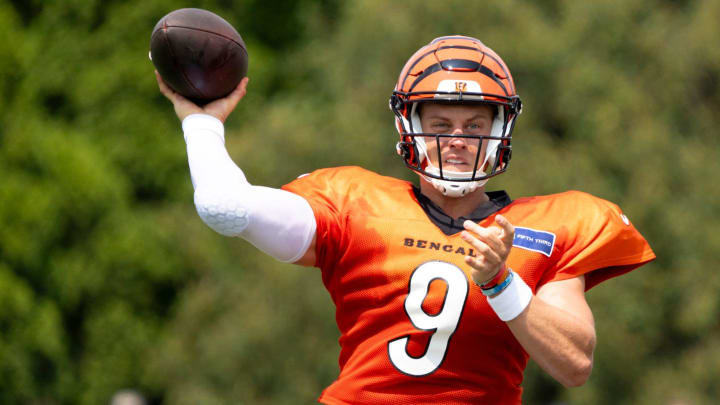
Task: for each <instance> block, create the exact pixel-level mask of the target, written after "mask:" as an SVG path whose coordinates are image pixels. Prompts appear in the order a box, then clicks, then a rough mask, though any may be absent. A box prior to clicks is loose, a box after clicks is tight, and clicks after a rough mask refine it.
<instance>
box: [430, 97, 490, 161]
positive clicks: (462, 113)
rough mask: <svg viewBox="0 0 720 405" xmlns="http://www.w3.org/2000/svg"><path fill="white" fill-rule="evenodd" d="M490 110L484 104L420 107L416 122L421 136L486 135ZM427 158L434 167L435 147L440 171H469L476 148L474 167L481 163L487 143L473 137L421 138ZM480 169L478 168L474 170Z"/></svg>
mask: <svg viewBox="0 0 720 405" xmlns="http://www.w3.org/2000/svg"><path fill="white" fill-rule="evenodd" d="M493 117H494V115H493V108H492V107H490V106H488V105H472V104H466V105H458V104H455V105H453V104H437V103H427V104H424V105H423V106H422V108H421V110H420V123H421V125H422V130H423V132H425V133H436V134H464V135H478V136H481V135H490V130H491V128H492V123H493ZM424 139H425V144H426V145H427V153H428V159H430V163H432V164H433V165H434V166H435V167H440V165H439V164H438V148H439V149H440V156H441V159H442V168H443V171H445V170H448V171H453V172H470V171H472V170H473V164H474V163H475V159H476V157H477V153H478V148H482V149H483V150H482V151H481V155H480V156H481V157H480V160H479V162H478V166H479V165H481V164H482V163H483V159H484V156H485V150H484V149H485V148H486V147H487V140H485V141H484V142H482V145H481V143H480V139H479V138H478V139H475V138H455V137H441V138H440V142H439V145H438V141H437V140H436V139H435V137H429V136H428V137H425V138H424ZM478 169H479V170H482V168H481V167H478Z"/></svg>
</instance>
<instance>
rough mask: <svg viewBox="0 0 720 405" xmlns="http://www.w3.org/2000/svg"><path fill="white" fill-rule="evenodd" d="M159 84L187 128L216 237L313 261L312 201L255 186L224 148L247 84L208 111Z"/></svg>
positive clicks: (195, 177) (203, 206)
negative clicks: (226, 131)
mask: <svg viewBox="0 0 720 405" xmlns="http://www.w3.org/2000/svg"><path fill="white" fill-rule="evenodd" d="M157 80H158V85H159V86H160V91H161V92H162V93H163V94H164V95H165V96H166V97H168V98H169V99H170V101H172V102H173V105H174V107H175V112H176V113H177V115H178V117H179V118H180V119H181V120H182V123H183V132H184V135H185V142H186V143H187V153H188V163H189V165H190V174H191V177H192V183H193V187H194V188H195V207H196V208H197V211H198V215H199V216H200V218H202V220H203V221H204V222H205V223H206V224H207V225H208V226H209V227H210V228H212V229H213V230H215V231H216V232H218V233H220V234H222V235H225V236H233V237H242V238H243V239H245V240H247V241H248V242H250V243H252V244H253V245H254V246H255V247H257V248H258V249H260V250H261V251H263V252H265V253H267V254H268V255H270V256H272V257H274V258H276V259H278V260H280V261H284V262H300V263H305V262H306V261H311V260H312V257H309V258H305V254H306V252H313V251H314V249H309V247H311V244H312V242H313V240H314V236H315V217H314V216H313V212H312V209H311V208H310V205H309V204H308V203H307V201H306V200H305V199H304V198H302V197H300V196H298V195H297V194H293V193H290V192H287V191H284V190H280V189H274V188H269V187H261V186H254V185H251V184H250V183H249V182H248V181H247V179H246V178H245V175H244V174H243V172H242V170H240V168H239V167H238V166H237V165H236V164H235V163H234V162H233V161H232V159H231V158H230V156H229V155H228V153H227V150H226V149H225V137H224V126H223V122H222V121H223V120H224V119H225V118H227V116H228V115H229V114H230V112H231V111H232V109H233V108H234V107H235V105H236V104H237V102H238V101H239V100H240V99H241V98H242V97H243V96H244V95H245V91H246V86H247V81H248V79H247V78H245V79H243V81H242V82H241V83H240V85H238V87H237V88H236V89H235V91H233V93H231V94H230V95H229V96H228V97H226V98H224V99H220V100H217V101H214V102H212V103H209V104H208V105H206V106H205V107H204V108H200V107H198V106H197V105H195V104H194V103H192V102H190V101H188V100H187V99H185V98H184V97H182V96H180V95H179V94H177V93H175V92H174V91H172V90H171V89H170V88H169V87H168V86H167V85H166V84H165V83H164V82H163V81H162V79H161V78H160V77H159V76H158V77H157ZM310 256H313V255H312V254H310ZM302 259H305V260H302ZM308 264H313V263H308Z"/></svg>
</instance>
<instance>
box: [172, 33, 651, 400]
mask: <svg viewBox="0 0 720 405" xmlns="http://www.w3.org/2000/svg"><path fill="white" fill-rule="evenodd" d="M158 84H159V86H160V89H161V91H162V93H163V94H165V95H166V96H167V97H168V98H169V99H170V100H171V101H172V102H173V104H174V107H175V111H176V113H177V115H178V117H179V118H180V119H181V120H182V127H183V130H184V135H185V140H186V142H187V152H188V160H189V165H190V173H191V177H192V182H193V185H194V187H195V204H196V207H197V211H198V214H199V215H200V217H201V218H202V219H203V221H205V222H206V223H207V224H208V225H209V226H210V227H211V228H212V229H214V230H216V231H217V232H219V233H221V234H223V235H227V236H237V237H242V238H244V239H246V240H247V241H249V242H250V243H252V244H253V245H255V246H256V247H257V248H259V249H260V250H262V251H264V252H266V253H267V254H268V255H270V256H272V257H274V258H276V259H278V260H282V261H286V262H293V263H298V264H301V265H307V266H315V267H318V268H319V269H320V271H321V272H322V280H323V283H324V284H325V287H326V288H327V289H328V291H329V293H330V296H331V297H332V300H333V302H334V303H335V306H336V310H337V312H336V314H337V316H336V319H337V323H338V328H339V329H340V333H341V337H340V345H341V352H340V359H339V363H340V375H339V377H338V379H337V380H336V381H335V382H334V383H333V384H332V385H330V386H329V387H328V388H327V389H325V390H324V392H323V393H322V395H321V396H320V398H319V400H320V402H323V403H326V404H388V403H397V404H401V403H402V404H410V403H412V404H420V403H427V404H437V403H443V404H468V403H488V404H490V403H492V404H517V403H520V401H521V395H522V388H521V382H522V379H523V371H524V369H525V366H526V364H527V361H528V357H532V358H533V359H534V360H535V361H536V362H537V363H538V364H539V365H540V367H542V368H543V369H544V370H545V371H547V372H548V373H549V374H550V375H551V376H553V377H554V378H555V379H556V380H557V381H559V382H560V383H562V384H563V385H565V386H568V387H571V386H579V385H582V384H583V383H585V381H586V380H587V379H588V377H589V375H590V372H591V369H592V365H593V350H594V348H595V327H594V321H593V315H592V312H591V310H590V308H589V306H588V304H587V302H586V300H585V291H587V290H588V289H590V288H592V287H594V286H595V285H597V284H598V283H600V282H602V281H604V280H607V279H609V278H612V277H615V276H618V275H621V274H623V273H626V272H628V271H631V270H633V269H635V268H637V267H638V266H640V265H642V264H644V263H647V262H649V261H651V260H652V259H654V257H655V255H654V253H653V252H652V250H651V249H650V247H649V246H648V244H647V242H646V241H645V240H644V239H643V237H642V236H641V235H640V234H639V233H638V231H637V230H636V229H635V228H634V227H633V225H632V224H631V223H630V222H629V221H628V219H627V217H626V216H625V215H624V214H623V213H622V211H621V210H620V209H619V208H618V207H617V206H616V205H615V204H612V203H610V202H608V201H605V200H602V199H599V198H596V197H593V196H591V195H588V194H585V193H582V192H577V191H570V192H565V193H561V194H555V195H548V196H538V197H529V198H517V199H511V198H510V196H508V195H507V193H505V192H503V191H494V192H486V191H485V183H486V182H487V181H488V179H489V178H491V177H492V176H495V175H497V174H499V173H502V172H504V171H505V170H507V168H508V164H509V163H510V158H511V152H512V149H511V140H512V136H511V135H512V132H513V127H514V126H515V122H516V120H517V118H518V116H519V114H520V112H521V109H522V104H521V101H520V98H519V97H518V95H517V92H516V90H515V85H514V83H513V79H512V76H511V74H510V71H509V69H508V68H507V66H506V65H505V63H504V62H503V61H502V59H501V58H500V57H499V56H498V55H497V54H496V53H495V52H493V51H492V50H491V49H490V48H488V47H487V46H485V45H484V44H483V43H482V42H480V41H479V40H477V39H474V38H470V37H466V36H447V37H441V38H437V39H435V40H433V41H432V42H430V43H429V44H428V45H426V46H424V47H422V48H421V49H420V50H418V51H417V52H416V53H415V54H414V55H413V56H412V57H411V58H410V59H409V60H408V61H407V63H406V65H405V67H404V68H403V69H402V71H401V73H400V76H399V78H398V81H397V84H396V86H395V89H394V91H393V92H392V96H391V97H390V109H391V110H392V111H393V113H394V116H395V126H396V128H397V130H398V132H399V135H400V136H399V142H398V143H397V145H396V148H397V152H398V154H399V155H400V157H401V158H402V159H403V161H404V162H405V164H406V165H407V167H409V168H410V169H412V170H413V171H415V172H417V173H418V175H419V186H415V185H413V184H411V183H409V182H406V181H402V180H399V179H395V178H391V177H385V176H382V175H380V174H376V173H373V172H371V171H368V170H365V169H362V168H359V167H337V168H328V169H322V170H317V171H315V172H313V173H310V174H309V175H306V176H301V177H300V178H298V179H296V180H295V181H293V182H291V183H289V184H287V185H285V186H283V187H282V189H272V188H266V187H261V186H257V185H252V184H250V183H248V181H247V180H246V178H245V176H244V174H243V172H242V170H241V169H239V168H238V167H237V166H236V165H235V163H233V161H232V160H231V158H230V156H228V153H227V151H226V149H225V146H224V133H223V122H224V120H225V119H226V118H227V116H228V115H229V114H230V112H231V111H232V110H233V109H234V108H235V106H236V104H237V103H238V101H239V100H240V99H241V98H242V97H243V96H244V94H245V90H246V86H247V79H244V80H243V81H242V82H241V84H240V85H239V86H238V88H237V89H236V90H235V91H234V92H233V93H232V94H230V95H229V96H228V97H226V98H224V99H221V100H218V101H215V102H212V103H210V104H208V105H206V106H205V107H203V108H201V107H198V106H197V105H195V104H193V103H191V102H189V101H188V100H186V99H184V98H183V97H181V96H179V95H178V94H176V93H174V92H173V91H172V90H170V89H169V88H168V87H167V86H166V85H165V84H164V83H163V82H162V79H161V78H160V77H159V76H158Z"/></svg>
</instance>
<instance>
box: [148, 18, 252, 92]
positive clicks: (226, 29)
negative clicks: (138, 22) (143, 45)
mask: <svg viewBox="0 0 720 405" xmlns="http://www.w3.org/2000/svg"><path fill="white" fill-rule="evenodd" d="M150 59H151V60H152V62H153V64H154V65H155V68H156V69H157V71H158V73H160V76H161V77H162V78H163V80H164V81H165V83H167V84H168V86H170V87H171V88H172V89H173V90H175V91H176V92H178V93H180V94H182V95H183V96H185V97H187V98H189V99H191V100H192V101H194V102H196V103H198V104H206V103H208V102H210V101H212V100H215V99H218V98H221V97H224V96H226V95H228V94H229V93H230V92H232V91H233V90H234V89H235V87H236V86H237V85H238V83H240V80H242V78H243V77H245V75H246V74H247V69H248V53H247V48H246V47H245V42H244V41H243V39H242V37H241V36H240V34H239V33H238V32H237V30H235V28H234V27H233V26H232V25H231V24H230V23H228V22H227V21H225V20H224V19H223V18H222V17H220V16H218V15H217V14H215V13H212V12H210V11H207V10H203V9H199V8H183V9H179V10H175V11H172V12H170V13H169V14H167V15H166V16H164V17H162V18H161V19H160V21H158V23H157V24H155V28H153V32H152V36H151V37H150Z"/></svg>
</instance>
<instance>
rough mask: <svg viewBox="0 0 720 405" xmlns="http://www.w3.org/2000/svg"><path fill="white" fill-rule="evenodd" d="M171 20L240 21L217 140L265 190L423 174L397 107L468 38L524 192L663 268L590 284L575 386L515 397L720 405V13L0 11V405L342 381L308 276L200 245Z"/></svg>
mask: <svg viewBox="0 0 720 405" xmlns="http://www.w3.org/2000/svg"><path fill="white" fill-rule="evenodd" d="M181 7H200V8H206V9H209V10H211V11H214V12H216V13H218V14H220V15H222V16H223V17H225V18H226V19H227V20H228V21H230V22H231V23H232V24H234V25H235V26H236V27H237V28H238V31H239V32H240V33H241V34H242V35H243V37H244V39H245V40H246V43H247V45H248V48H249V52H250V71H249V76H250V77H251V82H250V86H249V93H248V95H247V97H246V98H245V100H243V102H242V103H241V105H240V107H239V108H238V109H237V110H236V112H235V113H234V114H233V115H232V116H231V118H230V120H229V121H228V123H227V145H228V149H229V151H230V153H231V155H232V156H233V157H234V159H235V161H236V162H238V164H239V165H240V166H241V167H242V168H243V169H244V171H245V172H246V174H247V176H248V178H249V180H250V181H251V182H253V183H255V184H263V185H268V186H280V185H282V184H284V183H286V182H288V181H290V180H292V179H293V178H294V177H296V176H297V175H299V174H301V173H305V172H308V171H311V170H313V169H316V168H320V167H327V166H333V165H345V164H356V165H362V166H365V167H367V168H369V169H372V170H375V171H378V172H381V173H383V174H387V175H393V176H397V177H401V178H406V179H408V180H413V178H414V175H413V174H412V173H410V172H409V171H408V170H407V169H406V168H405V167H404V166H403V165H402V162H401V161H400V160H399V159H398V158H397V157H396V156H395V152H394V143H395V137H396V133H395V130H394V128H393V119H392V115H391V113H390V112H389V111H388V109H387V98H388V96H389V94H390V92H391V90H392V87H393V85H394V82H395V80H396V77H397V74H398V73H399V70H400V68H401V67H402V65H403V64H404V62H405V60H406V58H407V57H408V56H409V55H410V54H411V53H412V52H413V51H414V50H416V49H417V48H419V47H420V46H422V45H424V44H426V43H427V42H429V41H430V40H431V39H432V38H435V37H437V36H441V35H447V34H456V33H461V34H466V35H471V36H475V37H478V38H480V39H482V40H483V41H484V42H485V43H486V44H487V45H489V46H490V47H492V48H493V49H495V50H496V51H497V52H498V53H499V54H500V55H502V56H503V58H504V60H505V61H506V62H507V63H508V65H509V66H510V68H511V70H512V72H513V74H514V77H515V81H516V84H517V87H518V89H519V92H520V95H521V96H522V98H523V101H524V102H525V109H524V112H523V114H522V116H521V117H520V120H519V121H518V126H517V128H516V131H515V142H514V144H513V146H514V149H515V151H514V154H513V157H514V159H513V162H512V165H511V168H510V170H509V172H508V173H506V174H504V175H502V176H500V177H498V178H495V179H493V180H492V181H491V182H490V184H489V187H490V188H491V189H506V190H508V191H509V193H510V195H511V196H513V197H520V196H526V195H533V194H549V193H554V192H559V191H564V190H567V189H579V190H583V191H587V192H590V193H592V194H595V195H597V196H600V197H603V198H606V199H610V200H612V201H614V202H616V203H618V204H620V205H621V207H623V209H624V211H625V212H626V213H627V214H628V216H629V217H630V218H631V220H633V222H634V224H635V225H636V226H637V227H638V228H639V229H640V230H641V232H643V234H644V235H645V236H646V237H647V239H648V240H649V241H650V243H651V245H652V246H653V248H654V249H655V251H656V253H657V254H658V260H656V261H655V262H654V263H652V264H650V265H648V266H645V267H643V268H641V269H640V270H637V271H635V272H633V273H630V274H629V275H627V276H624V277H621V278H618V279H614V280H611V281H608V282H607V283H604V284H603V285H601V286H599V287H597V288H595V289H593V290H591V292H590V293H589V294H588V299H589V301H590V304H591V306H592V307H593V310H594V314H595V317H596V323H597V332H598V342H599V343H598V348H597V351H596V356H595V369H594V371H593V375H592V376H591V378H590V380H589V382H588V383H587V384H586V385H585V386H583V387H581V388H575V389H569V390H567V389H564V388H562V387H561V386H560V385H559V384H557V383H555V382H554V381H553V380H551V379H550V378H549V377H547V376H546V375H545V374H544V373H543V372H542V371H541V370H539V369H538V368H537V366H535V365H534V364H532V363H531V365H530V367H529V369H528V372H527V373H526V379H525V382H524V387H525V396H524V398H525V403H527V404H558V403H564V404H598V405H599V404H608V403H614V404H668V405H669V404H711V403H715V401H716V400H717V399H718V398H720V385H718V384H717V381H716V380H717V376H718V375H720V325H719V323H718V319H720V295H719V294H718V291H720V272H718V271H717V269H718V268H720V255H719V254H718V252H720V234H718V232H717V229H720V223H719V222H720V215H719V214H720V187H718V181H717V180H716V179H715V176H717V175H719V174H720V159H718V158H719V157H720V148H719V143H720V141H719V140H718V136H717V134H718V127H720V119H719V118H718V111H720V85H719V83H720V81H719V77H720V47H719V46H717V41H718V38H720V26H719V25H718V24H717V21H718V17H719V16H720V1H718V0H705V1H701V0H698V1H691V0H686V1H681V0H674V1H673V0H645V1H641V0H609V1H604V2H578V1H570V0H552V1H545V2H522V1H518V0H508V1H502V2H501V1H497V2H479V1H478V2H473V1H467V0H449V1H442V2H429V1H417V2H402V3H400V2H387V1H380V0H361V1H343V0H322V1H312V0H276V1H272V2H268V1H265V2H263V1H258V0H245V1H240V0H200V1H195V2H187V1H179V0H178V1H175V0H158V1H151V2H149V1H140V0H129V1H120V0H106V1H100V0H47V1H43V0H0V38H2V40H0V173H1V175H2V178H1V180H0V403H2V404H80V405H84V404H88V405H89V404H103V403H107V402H108V401H109V398H110V397H111V396H112V394H113V393H114V392H115V391H117V390H119V389H122V388H135V389H138V390H140V391H141V392H142V393H143V394H144V395H145V396H146V397H147V398H148V400H149V402H150V403H151V404H297V403H312V402H313V401H314V400H315V398H317V395H318V394H319V393H320V391H321V390H322V389H323V388H324V387H325V386H326V385H327V384H329V383H330V382H331V381H332V380H333V379H334V378H335V376H336V375H337V372H338V369H337V359H336V357H337V354H338V345H337V343H336V340H337V337H338V333H337V331H336V328H335V325H334V319H333V308H332V303H331V301H330V299H329V296H328V294H327V292H325V291H324V289H323V287H322V283H321V281H320V276H319V272H318V271H316V270H314V269H306V268H300V267H296V266H293V265H287V264H282V263H278V262H275V261H274V260H272V259H269V258H267V257H264V256H262V254H259V253H257V252H255V251H254V249H253V248H252V247H251V246H249V245H248V244H246V243H245V242H244V241H242V240H237V239H229V238H224V237H222V236H220V235H217V234H215V233H213V232H212V231H211V230H210V229H209V228H207V227H206V226H205V225H204V224H202V222H201V221H200V219H199V218H198V217H197V215H196V214H195V210H194V207H193V205H192V186H191V184H190V180H189V175H188V170H187V161H186V158H185V149H184V147H185V144H184V142H183V139H182V136H181V130H180V125H179V122H178V121H177V119H176V118H175V116H174V113H173V111H172V108H171V105H170V104H169V103H168V102H167V101H166V100H165V99H164V98H163V97H162V96H161V95H160V94H159V92H158V91H157V88H156V84H155V82H154V77H153V74H152V71H153V67H152V64H151V62H150V61H149V60H148V58H147V54H148V47H149V38H150V33H151V30H152V28H153V26H154V25H155V23H156V22H157V20H158V19H159V18H160V17H162V16H163V15H164V14H166V13H167V12H169V11H171V10H173V9H176V8H181Z"/></svg>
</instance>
